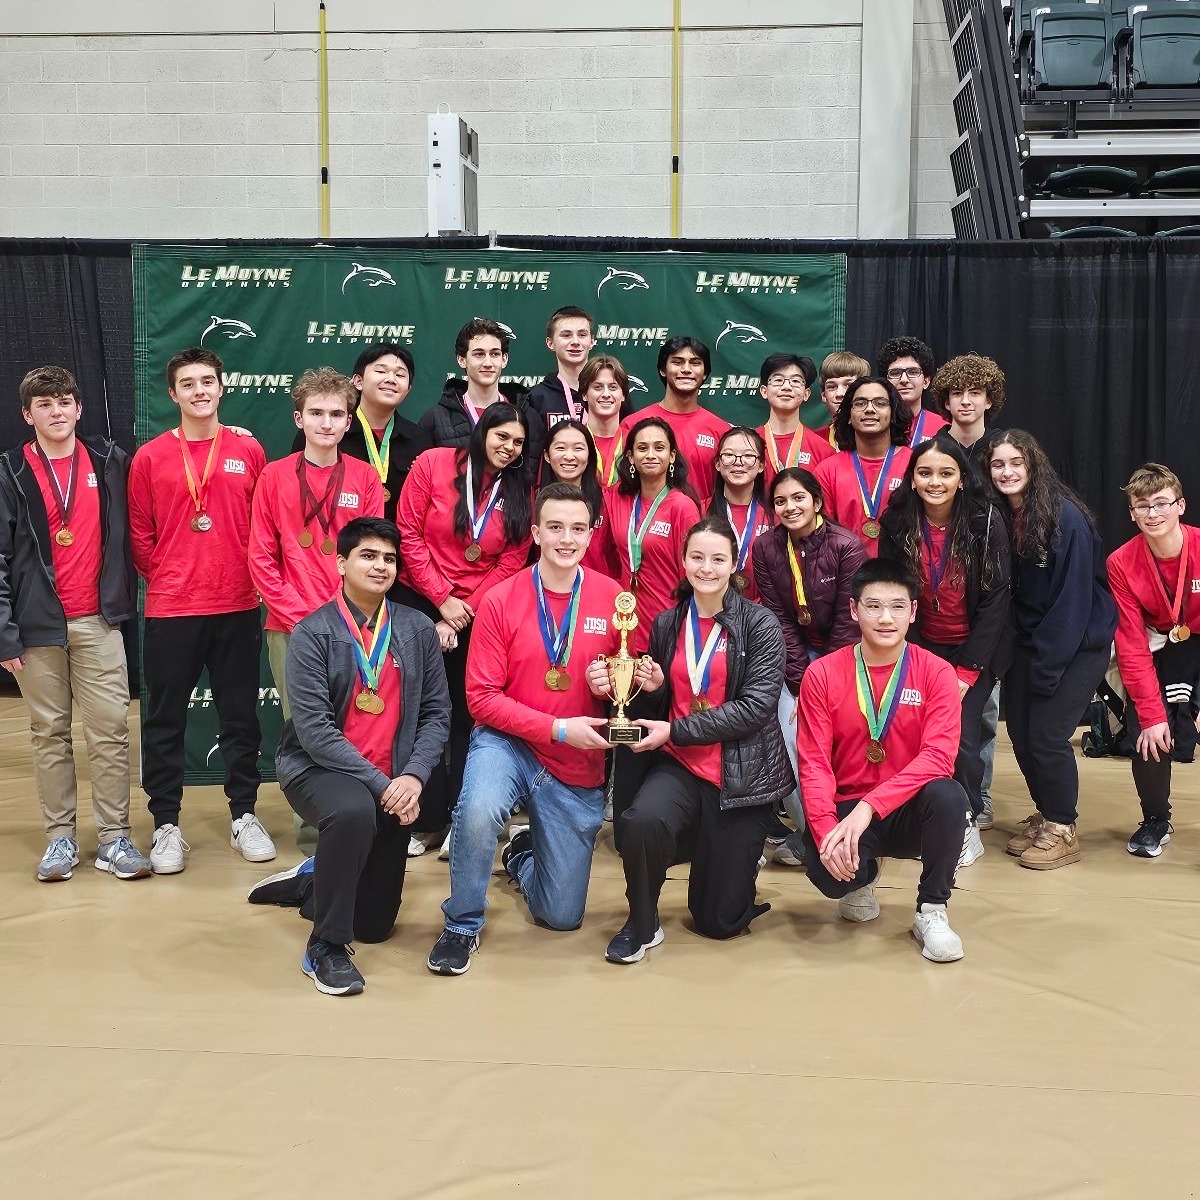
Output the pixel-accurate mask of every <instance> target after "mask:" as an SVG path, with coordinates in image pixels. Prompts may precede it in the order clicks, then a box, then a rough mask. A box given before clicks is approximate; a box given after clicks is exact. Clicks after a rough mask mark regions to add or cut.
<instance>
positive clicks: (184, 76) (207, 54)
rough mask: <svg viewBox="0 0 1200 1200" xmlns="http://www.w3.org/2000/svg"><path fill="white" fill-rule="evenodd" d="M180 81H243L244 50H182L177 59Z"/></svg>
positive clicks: (244, 71)
mask: <svg viewBox="0 0 1200 1200" xmlns="http://www.w3.org/2000/svg"><path fill="white" fill-rule="evenodd" d="M176 69H177V71H178V72H179V82H180V83H242V82H243V81H244V80H245V79H246V52H245V51H244V50H182V51H180V53H179V56H178V58H177V59H176Z"/></svg>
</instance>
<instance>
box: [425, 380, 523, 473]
mask: <svg viewBox="0 0 1200 1200" xmlns="http://www.w3.org/2000/svg"><path fill="white" fill-rule="evenodd" d="M466 393H467V381H466V380H465V379H454V378H450V379H447V380H446V386H445V388H443V390H442V394H441V396H440V397H439V398H438V402H437V403H436V404H435V405H434V406H433V407H432V408H431V409H429V411H428V412H426V413H425V415H424V416H423V417H422V418H421V428H422V429H424V430H425V432H426V433H427V434H429V436H430V437H431V438H432V439H433V444H434V445H435V446H454V447H455V448H456V449H457V448H458V447H460V446H465V445H466V444H467V442H469V441H470V440H471V430H472V429H473V428H474V426H473V425H472V424H471V418H470V417H469V416H467V410H466V408H465V407H464V405H463V396H465V395H466ZM500 395H501V396H502V397H503V398H504V399H505V400H507V401H508V403H509V404H511V405H512V406H513V407H514V408H515V409H517V411H518V412H522V413H524V414H525V421H526V424H527V425H528V429H529V433H528V437H527V438H526V440H525V451H524V453H525V473H526V475H527V476H528V477H529V479H530V480H531V481H532V480H535V479H537V478H538V475H539V464H540V462H541V459H542V450H543V449H545V446H546V422H545V420H544V419H543V418H542V416H541V415H540V414H538V413H537V412H535V411H534V410H533V409H531V408H530V407H529V395H528V393H527V392H526V391H525V390H524V388H521V387H518V386H517V384H515V383H502V384H501V385H500Z"/></svg>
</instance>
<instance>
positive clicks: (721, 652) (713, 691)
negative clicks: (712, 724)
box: [661, 617, 729, 787]
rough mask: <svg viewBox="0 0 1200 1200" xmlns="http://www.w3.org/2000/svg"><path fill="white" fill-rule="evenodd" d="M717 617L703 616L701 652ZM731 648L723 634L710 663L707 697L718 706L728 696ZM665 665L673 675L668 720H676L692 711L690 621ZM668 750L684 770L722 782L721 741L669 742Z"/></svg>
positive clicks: (708, 780) (668, 673)
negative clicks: (688, 743) (696, 743)
mask: <svg viewBox="0 0 1200 1200" xmlns="http://www.w3.org/2000/svg"><path fill="white" fill-rule="evenodd" d="M715 624H716V621H715V619H714V618H713V617H701V618H700V644H699V645H698V646H697V647H696V653H697V654H699V653H700V652H701V651H702V650H703V648H704V643H705V642H706V641H707V640H708V635H709V634H710V633H712V629H713V625H715ZM728 650H729V638H728V636H727V635H726V634H724V633H723V634H721V636H720V637H719V638H718V639H717V648H716V650H714V651H713V656H712V661H711V663H710V664H709V676H708V690H707V691H706V692H704V693H703V695H704V698H705V699H706V700H707V701H708V702H709V704H711V705H712V706H713V708H716V707H717V706H718V705H719V704H724V703H725V701H726V700H727V699H728V697H727V696H726V695H725V685H726V683H727V682H728V678H727V677H728V670H727V663H726V657H725V656H726V652H727V651H728ZM661 666H662V669H663V671H664V672H666V674H667V676H668V677H669V681H670V684H671V711H670V712H669V713H668V714H667V720H668V721H676V720H679V719H680V718H681V717H686V716H688V715H689V714H690V713H691V711H692V678H691V676H690V675H689V674H688V664H687V623H686V622H684V624H683V626H682V628H681V629H680V630H679V641H678V642H677V643H676V644H675V654H674V657H673V658H672V659H671V661H670V662H669V663H662V664H661ZM663 750H665V751H666V753H667V754H669V755H670V756H671V757H672V758H673V759H674V760H675V761H676V762H677V763H679V765H680V766H681V767H683V768H684V770H687V771H691V773H692V774H693V775H695V776H696V778H697V779H703V780H705V781H706V782H707V783H711V784H712V785H713V786H714V787H720V786H721V743H720V742H707V743H704V744H702V745H695V746H676V745H675V743H674V742H667V743H666V745H665V746H663Z"/></svg>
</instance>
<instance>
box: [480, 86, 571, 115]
mask: <svg viewBox="0 0 1200 1200" xmlns="http://www.w3.org/2000/svg"><path fill="white" fill-rule="evenodd" d="M563 87H564V83H563V81H562V80H560V79H493V80H492V109H493V111H500V112H519V113H526V112H553V111H554V110H555V109H561V108H562V107H563V101H562V96H563Z"/></svg>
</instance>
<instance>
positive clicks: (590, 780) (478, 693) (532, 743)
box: [467, 567, 621, 788]
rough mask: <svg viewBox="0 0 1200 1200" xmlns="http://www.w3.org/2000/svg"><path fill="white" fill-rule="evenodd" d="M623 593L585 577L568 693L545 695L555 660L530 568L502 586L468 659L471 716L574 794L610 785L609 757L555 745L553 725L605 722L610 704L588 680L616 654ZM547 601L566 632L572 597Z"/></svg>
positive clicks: (478, 619) (478, 623) (482, 616)
mask: <svg viewBox="0 0 1200 1200" xmlns="http://www.w3.org/2000/svg"><path fill="white" fill-rule="evenodd" d="M620 590H621V588H620V586H619V585H618V584H617V583H616V582H615V581H614V580H612V579H609V578H608V577H607V576H605V575H600V574H598V573H597V572H595V571H586V570H585V571H584V575H583V584H582V586H581V587H580V590H579V616H578V618H577V620H576V624H575V640H574V641H573V642H572V643H571V652H570V655H569V657H568V658H567V661H566V663H565V668H566V671H567V674H568V676H569V677H570V680H571V683H570V687H569V688H568V689H567V690H566V691H565V692H559V691H553V692H552V691H551V690H550V689H549V688H548V687H546V672H547V671H548V670H549V669H550V659H549V656H548V655H547V654H546V647H545V645H544V644H543V642H542V637H541V633H540V630H539V625H538V605H537V592H536V590H535V588H534V583H533V568H532V567H531V568H529V570H527V571H522V572H521V573H520V574H519V575H514V576H513V577H512V578H511V579H506V580H504V582H503V583H500V584H497V585H496V587H494V588H493V589H492V590H491V591H490V592H489V593H488V594H487V596H486V598H485V599H484V601H483V603H482V605H481V606H480V608H479V610H478V612H477V613H476V614H475V623H474V627H473V628H472V631H471V646H470V649H469V650H468V651H467V708H468V709H469V710H470V713H471V716H472V717H474V718H475V721H476V723H477V724H479V725H486V726H487V727H488V728H489V729H495V730H497V731H498V732H500V733H507V734H509V735H510V736H512V737H516V738H520V739H521V741H523V742H525V743H526V744H527V745H528V746H529V749H530V750H532V751H533V753H534V756H535V757H536V758H537V760H538V762H540V763H541V764H542V766H543V767H545V768H546V770H547V771H549V772H550V774H551V775H553V776H554V777H555V779H558V780H560V781H561V782H562V783H566V784H570V785H571V786H573V787H588V788H594V787H599V786H600V785H601V784H602V783H603V782H604V751H603V750H577V749H576V748H575V747H574V746H569V745H567V743H566V742H558V741H555V740H554V722H555V719H556V718H558V717H602V716H604V715H605V713H606V711H607V710H606V705H605V701H603V700H598V699H596V697H595V696H593V695H592V693H591V690H590V689H589V688H588V685H587V681H586V679H585V678H584V676H585V674H586V672H587V668H588V664H589V663H590V662H592V660H593V659H595V657H596V656H597V655H598V654H615V653H616V652H617V648H618V646H619V644H620V635H619V634H618V632H617V630H616V629H615V628H614V627H613V612H614V611H615V608H614V603H613V602H614V601H615V600H616V598H617V593H618V592H619V591H620ZM546 599H547V601H548V602H549V605H550V611H551V612H552V613H553V614H554V619H555V622H556V623H559V624H560V625H561V622H562V619H563V616H564V614H565V613H566V610H567V605H568V603H569V602H570V599H571V597H570V595H569V593H555V592H550V591H547V592H546Z"/></svg>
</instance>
